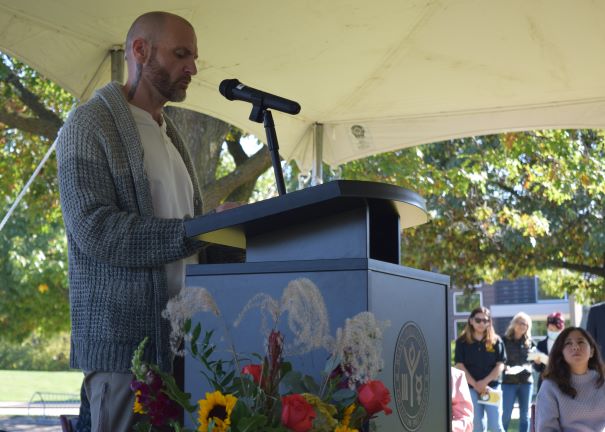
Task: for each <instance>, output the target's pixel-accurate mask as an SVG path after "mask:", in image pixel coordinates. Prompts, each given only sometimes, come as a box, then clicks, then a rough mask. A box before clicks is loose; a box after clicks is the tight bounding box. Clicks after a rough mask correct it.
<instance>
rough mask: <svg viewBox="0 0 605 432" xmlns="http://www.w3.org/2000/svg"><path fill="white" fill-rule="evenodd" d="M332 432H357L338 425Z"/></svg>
mask: <svg viewBox="0 0 605 432" xmlns="http://www.w3.org/2000/svg"><path fill="white" fill-rule="evenodd" d="M334 432H358V431H357V429H351V428H350V427H348V426H345V425H338V426H336V429H334Z"/></svg>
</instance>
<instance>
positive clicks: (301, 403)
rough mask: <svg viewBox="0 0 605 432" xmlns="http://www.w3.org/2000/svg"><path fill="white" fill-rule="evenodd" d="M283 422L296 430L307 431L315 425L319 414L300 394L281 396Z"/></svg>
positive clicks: (295, 431) (298, 431) (297, 431)
mask: <svg viewBox="0 0 605 432" xmlns="http://www.w3.org/2000/svg"><path fill="white" fill-rule="evenodd" d="M281 404H282V410H281V422H282V424H283V425H284V426H285V427H287V428H288V429H290V430H292V431H294V432H307V431H309V430H311V428H312V427H313V420H314V419H315V417H317V415H316V414H315V410H314V409H313V407H312V406H311V404H309V402H307V401H306V400H305V398H304V397H302V396H301V395H299V394H293V395H289V396H283V397H282V398H281Z"/></svg>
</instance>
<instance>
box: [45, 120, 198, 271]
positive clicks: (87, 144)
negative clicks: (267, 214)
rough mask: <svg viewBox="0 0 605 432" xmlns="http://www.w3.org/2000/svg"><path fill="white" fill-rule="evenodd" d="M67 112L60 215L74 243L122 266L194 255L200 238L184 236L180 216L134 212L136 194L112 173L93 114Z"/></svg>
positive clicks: (61, 141)
mask: <svg viewBox="0 0 605 432" xmlns="http://www.w3.org/2000/svg"><path fill="white" fill-rule="evenodd" d="M72 117H74V118H70V119H68V121H67V123H66V124H65V125H64V126H63V128H62V130H61V132H60V134H59V138H58V142H57V162H58V177H59V190H60V196H61V208H62V211H63V220H64V222H65V227H66V229H67V231H68V233H69V235H70V237H71V238H72V240H73V241H74V242H75V244H76V245H77V247H78V248H79V249H80V250H81V251H82V252H83V253H84V254H86V255H87V256H89V257H91V258H93V259H96V260H99V261H101V262H104V263H108V264H111V265H115V266H123V267H154V266H159V265H163V264H166V263H168V262H171V261H176V260H178V259H181V258H184V257H187V256H190V255H192V254H194V253H195V252H196V251H197V250H198V249H199V248H200V247H201V246H202V244H203V243H202V242H199V241H197V240H193V239H189V238H187V237H186V235H185V228H184V223H183V220H182V219H161V218H156V217H152V216H140V215H139V214H138V213H137V212H136V211H133V209H136V206H137V201H136V196H134V193H130V192H128V191H125V190H123V189H124V188H123V187H122V188H121V187H120V183H119V182H118V181H117V180H119V179H116V178H115V174H114V172H113V171H112V170H113V169H115V167H114V166H112V164H114V165H115V164H117V163H118V162H116V161H110V160H108V157H107V148H108V146H107V145H106V144H107V141H108V140H109V139H108V138H107V137H106V136H104V135H103V134H102V133H101V132H100V130H101V129H102V126H103V125H102V124H100V122H99V121H98V119H96V118H94V116H93V115H91V113H90V112H87V111H85V112H84V113H82V112H81V111H80V112H78V111H76V112H75V113H74V114H73V115H72ZM104 144H105V145H104ZM120 163H121V162H120ZM124 163H126V162H125V161H124Z"/></svg>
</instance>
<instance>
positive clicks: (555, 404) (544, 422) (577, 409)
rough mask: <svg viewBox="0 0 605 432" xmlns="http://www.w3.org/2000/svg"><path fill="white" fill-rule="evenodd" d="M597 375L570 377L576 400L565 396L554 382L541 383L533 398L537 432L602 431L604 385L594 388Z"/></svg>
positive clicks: (604, 402)
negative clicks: (575, 392) (534, 398)
mask: <svg viewBox="0 0 605 432" xmlns="http://www.w3.org/2000/svg"><path fill="white" fill-rule="evenodd" d="M597 378H598V376H597V372H596V371H594V370H591V369H589V370H588V371H587V372H586V373H585V374H584V375H574V374H571V380H570V381H571V385H572V387H573V388H574V389H576V391H577V392H578V394H577V395H576V397H575V398H572V397H571V396H568V395H566V394H564V393H563V392H562V391H561V390H560V389H559V387H558V386H557V384H555V382H554V381H551V380H549V379H546V380H544V381H543V382H542V386H541V387H540V391H539V392H538V396H537V398H536V431H537V432H603V431H605V385H602V386H601V387H597V386H596V382H597Z"/></svg>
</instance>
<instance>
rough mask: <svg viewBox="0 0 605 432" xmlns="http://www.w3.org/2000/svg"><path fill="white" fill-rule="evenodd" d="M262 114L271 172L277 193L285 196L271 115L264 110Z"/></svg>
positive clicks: (284, 185) (282, 174)
mask: <svg viewBox="0 0 605 432" xmlns="http://www.w3.org/2000/svg"><path fill="white" fill-rule="evenodd" d="M263 113H264V125H265V133H266V134H267V146H268V147H269V152H270V153H271V163H272V164H273V172H274V173H275V182H276V183H277V192H279V194H280V195H285V194H286V184H285V183H284V173H283V172H282V169H281V161H280V160H279V145H278V144H277V135H276V134H275V124H274V123H273V114H271V111H269V110H264V111H263Z"/></svg>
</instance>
